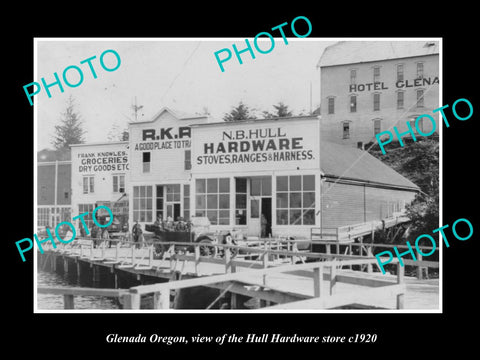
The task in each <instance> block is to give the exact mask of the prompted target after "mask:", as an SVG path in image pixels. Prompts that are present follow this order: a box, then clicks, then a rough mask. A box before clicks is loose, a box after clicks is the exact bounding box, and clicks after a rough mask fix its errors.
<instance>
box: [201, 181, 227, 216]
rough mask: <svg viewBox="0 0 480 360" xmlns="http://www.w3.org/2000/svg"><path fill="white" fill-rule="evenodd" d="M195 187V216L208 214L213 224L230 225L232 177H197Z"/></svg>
mask: <svg viewBox="0 0 480 360" xmlns="http://www.w3.org/2000/svg"><path fill="white" fill-rule="evenodd" d="M195 189H196V194H195V216H207V217H208V219H209V220H210V223H211V224H212V225H230V179H229V178H220V179H217V178H214V179H196V180H195Z"/></svg>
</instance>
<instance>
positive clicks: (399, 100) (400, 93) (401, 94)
mask: <svg viewBox="0 0 480 360" xmlns="http://www.w3.org/2000/svg"><path fill="white" fill-rule="evenodd" d="M404 95H405V94H404V92H403V91H397V109H403V106H404V105H403V104H404Z"/></svg>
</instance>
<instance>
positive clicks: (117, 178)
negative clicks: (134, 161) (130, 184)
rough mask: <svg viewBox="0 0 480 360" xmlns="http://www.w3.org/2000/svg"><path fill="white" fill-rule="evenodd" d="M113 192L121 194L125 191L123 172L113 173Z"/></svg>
mask: <svg viewBox="0 0 480 360" xmlns="http://www.w3.org/2000/svg"><path fill="white" fill-rule="evenodd" d="M113 192H115V193H122V194H123V193H124V192H125V175H124V174H118V175H113Z"/></svg>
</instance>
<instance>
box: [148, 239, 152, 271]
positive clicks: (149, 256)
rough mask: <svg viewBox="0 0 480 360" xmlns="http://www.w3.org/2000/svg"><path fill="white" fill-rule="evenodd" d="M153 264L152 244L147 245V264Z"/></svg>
mask: <svg viewBox="0 0 480 360" xmlns="http://www.w3.org/2000/svg"><path fill="white" fill-rule="evenodd" d="M152 264H153V244H152V245H150V246H149V247H148V266H150V267H151V266H152Z"/></svg>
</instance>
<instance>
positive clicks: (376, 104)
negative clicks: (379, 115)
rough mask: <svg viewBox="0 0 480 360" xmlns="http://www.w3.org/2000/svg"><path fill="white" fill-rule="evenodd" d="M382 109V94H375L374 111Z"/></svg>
mask: <svg viewBox="0 0 480 360" xmlns="http://www.w3.org/2000/svg"><path fill="white" fill-rule="evenodd" d="M379 110H380V94H378V93H375V94H373V111H379Z"/></svg>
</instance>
